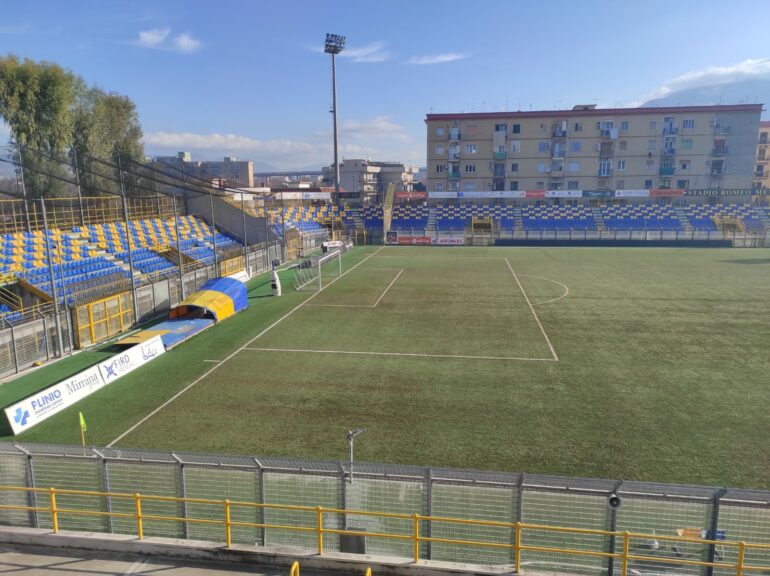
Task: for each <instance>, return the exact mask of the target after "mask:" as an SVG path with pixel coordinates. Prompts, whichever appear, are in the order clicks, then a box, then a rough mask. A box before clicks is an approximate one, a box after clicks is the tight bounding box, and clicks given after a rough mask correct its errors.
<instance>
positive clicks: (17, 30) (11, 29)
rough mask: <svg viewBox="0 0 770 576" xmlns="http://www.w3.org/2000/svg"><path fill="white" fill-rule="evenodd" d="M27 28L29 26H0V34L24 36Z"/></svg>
mask: <svg viewBox="0 0 770 576" xmlns="http://www.w3.org/2000/svg"><path fill="white" fill-rule="evenodd" d="M29 28H30V26H29V24H17V25H15V26H14V25H11V26H0V34H24V33H25V32H26V31H27V30H29Z"/></svg>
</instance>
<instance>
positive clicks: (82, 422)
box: [78, 412, 88, 432]
mask: <svg viewBox="0 0 770 576" xmlns="http://www.w3.org/2000/svg"><path fill="white" fill-rule="evenodd" d="M78 414H80V430H81V431H83V432H85V431H86V430H88V428H86V419H85V418H84V417H83V413H82V412H78Z"/></svg>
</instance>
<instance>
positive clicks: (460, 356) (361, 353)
mask: <svg viewBox="0 0 770 576" xmlns="http://www.w3.org/2000/svg"><path fill="white" fill-rule="evenodd" d="M244 350H251V351H253V352H293V353H298V352H301V353H308V354H352V355H357V356H407V357H410V358H458V359H461V360H509V361H510V360H514V361H517V362H521V361H528V362H558V358H516V357H513V356H470V355H465V354H418V353H416V352H364V351H358V350H308V349H304V348H254V347H246V348H244Z"/></svg>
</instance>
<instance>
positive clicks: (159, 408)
mask: <svg viewBox="0 0 770 576" xmlns="http://www.w3.org/2000/svg"><path fill="white" fill-rule="evenodd" d="M383 248H384V246H383V247H382V248H380V249H379V250H377V251H375V252H373V253H371V254H369V256H367V257H366V258H364V259H363V260H361V261H360V262H359V263H358V264H355V265H354V266H352V267H351V268H349V269H348V270H346V271H345V272H343V273H342V274H340V275H339V276H337V277H336V278H335V279H334V280H332V281H331V282H329V283H328V284H327V285H326V286H324V287H322V288H321V289H320V290H318V292H313V294H311V295H310V296H308V297H307V298H306V299H305V300H303V301H302V302H300V303H299V304H297V305H296V306H295V307H294V308H292V309H291V310H289V311H288V312H287V313H286V314H284V315H283V316H281V317H280V318H279V319H278V320H276V321H275V322H273V323H272V324H270V326H268V327H267V328H265V329H264V330H262V332H260V333H259V334H257V335H256V336H254V338H252V339H251V340H249V341H248V342H246V344H244V345H243V346H241V347H240V348H238V349H237V350H236V351H235V352H233V353H232V354H230V355H229V356H227V357H226V358H225V359H224V360H222V361H221V362H219V363H218V364H216V365H215V366H212V367H211V368H210V369H209V370H207V371H206V372H204V373H203V374H202V375H200V376H198V378H196V379H195V380H193V381H192V382H191V383H190V384H188V385H187V386H185V387H184V388H182V389H181V390H180V391H179V392H177V393H176V394H174V395H173V396H172V397H171V398H169V399H168V400H166V401H165V402H164V403H163V404H161V405H160V406H158V407H157V408H155V410H153V411H152V412H150V413H149V414H147V416H145V417H144V418H142V419H141V420H139V422H137V423H136V424H134V425H133V426H131V427H130V428H129V429H128V430H126V431H125V432H123V434H121V435H120V436H118V437H117V438H115V440H113V441H112V442H110V443H109V444H107V448H111V447H112V446H114V445H115V444H116V443H118V442H119V441H120V440H122V439H123V438H124V437H126V436H128V435H129V434H130V433H131V432H133V431H134V430H136V429H137V428H139V426H141V425H142V424H144V423H145V422H147V420H149V419H150V418H152V417H153V416H155V415H156V414H157V413H158V412H160V411H161V410H163V409H164V408H165V407H166V406H168V405H169V404H171V403H172V402H173V401H174V400H176V399H177V398H179V397H180V396H181V395H182V394H184V393H185V392H187V391H188V390H189V389H190V388H192V387H193V386H195V385H196V384H197V383H198V382H200V381H201V380H203V379H204V378H206V377H207V376H208V375H209V374H211V373H212V372H214V370H216V369H217V368H220V367H222V366H224V365H225V363H226V362H228V361H229V360H231V359H232V358H234V357H235V356H236V355H237V354H238V353H239V352H241V351H242V350H245V349H246V347H247V346H249V344H251V343H252V342H254V341H256V340H257V339H258V338H261V337H262V336H264V335H265V334H267V333H268V332H269V331H270V330H272V329H273V328H275V327H276V326H277V325H278V324H280V323H281V322H283V321H284V320H286V318H288V317H289V316H291V315H292V314H294V313H295V312H296V311H297V310H299V309H300V308H302V307H303V306H304V305H305V304H306V303H308V302H309V301H310V300H312V299H313V298H315V297H316V296H318V295H319V294H320V293H321V292H323V291H324V290H326V289H327V288H328V287H329V286H331V285H332V284H334V283H335V282H336V281H337V280H339V279H340V278H342V277H343V276H345V275H346V274H348V273H349V272H352V271H353V270H355V269H356V268H358V267H359V266H360V265H361V264H363V263H364V262H366V261H367V260H369V258H371V257H372V256H376V255H377V253H378V252H379V251H380V250H382V249H383Z"/></svg>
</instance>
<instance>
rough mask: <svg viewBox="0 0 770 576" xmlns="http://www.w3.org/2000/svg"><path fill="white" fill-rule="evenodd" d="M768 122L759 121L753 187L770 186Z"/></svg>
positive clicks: (769, 136)
mask: <svg viewBox="0 0 770 576" xmlns="http://www.w3.org/2000/svg"><path fill="white" fill-rule="evenodd" d="M768 163H770V122H767V121H765V122H760V123H759V139H758V140H757V158H756V162H755V163H754V183H753V187H754V188H770V164H768Z"/></svg>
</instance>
